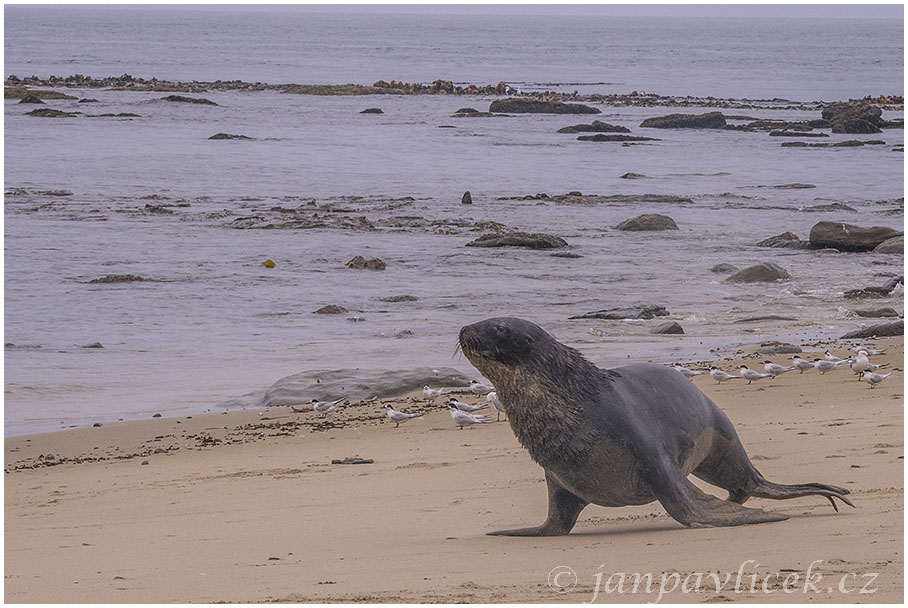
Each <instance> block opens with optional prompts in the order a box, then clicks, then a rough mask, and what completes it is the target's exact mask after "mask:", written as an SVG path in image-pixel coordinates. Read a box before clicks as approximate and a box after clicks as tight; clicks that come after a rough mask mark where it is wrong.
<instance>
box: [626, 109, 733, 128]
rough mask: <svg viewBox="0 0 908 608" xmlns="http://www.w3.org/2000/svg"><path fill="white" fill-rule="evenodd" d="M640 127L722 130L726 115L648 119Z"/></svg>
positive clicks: (671, 116) (675, 116)
mask: <svg viewBox="0 0 908 608" xmlns="http://www.w3.org/2000/svg"><path fill="white" fill-rule="evenodd" d="M640 126H641V127H650V128H654V129H722V128H724V127H725V115H724V114H722V112H707V113H706V114H669V115H668V116H657V117H654V118H647V119H646V120H644V121H643V122H641V123H640Z"/></svg>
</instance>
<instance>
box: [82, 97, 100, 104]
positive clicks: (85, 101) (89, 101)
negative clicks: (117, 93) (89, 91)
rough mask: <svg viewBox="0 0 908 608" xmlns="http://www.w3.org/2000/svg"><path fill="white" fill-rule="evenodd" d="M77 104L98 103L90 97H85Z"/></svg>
mask: <svg viewBox="0 0 908 608" xmlns="http://www.w3.org/2000/svg"><path fill="white" fill-rule="evenodd" d="M79 103H98V100H97V99H92V98H90V97H85V98H83V99H80V100H79Z"/></svg>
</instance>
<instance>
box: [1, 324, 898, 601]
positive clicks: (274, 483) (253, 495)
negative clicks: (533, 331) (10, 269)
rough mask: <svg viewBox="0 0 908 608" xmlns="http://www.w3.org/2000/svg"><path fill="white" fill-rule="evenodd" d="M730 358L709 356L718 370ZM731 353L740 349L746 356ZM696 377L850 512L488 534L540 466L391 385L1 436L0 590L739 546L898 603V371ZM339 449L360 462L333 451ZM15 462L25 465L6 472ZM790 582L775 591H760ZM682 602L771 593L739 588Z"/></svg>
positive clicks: (418, 576)
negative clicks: (298, 405)
mask: <svg viewBox="0 0 908 608" xmlns="http://www.w3.org/2000/svg"><path fill="white" fill-rule="evenodd" d="M875 343H876V344H877V345H880V346H883V345H885V346H888V347H889V350H888V351H887V354H884V355H880V356H878V357H874V361H877V362H888V363H890V367H898V366H899V365H900V364H901V362H902V360H903V341H902V339H901V338H888V339H884V340H878V341H875ZM845 351H846V349H844V348H842V349H839V350H838V351H836V352H837V354H839V355H840V356H844V354H845ZM762 358H763V357H762V356H759V357H757V359H758V360H760V361H761V360H762ZM770 358H773V359H776V358H780V357H770ZM738 361H742V359H738V360H732V361H729V360H723V361H720V362H718V363H719V364H720V366H721V367H722V368H723V369H726V370H729V371H730V370H732V369H734V368H735V367H736V364H737V363H738ZM743 361H746V362H747V363H748V364H749V365H750V366H751V367H754V365H753V363H755V361H754V358H747V359H743ZM897 373H898V372H897ZM694 382H695V384H696V385H697V386H698V387H699V388H701V389H702V390H703V391H704V392H705V393H706V394H707V395H708V396H710V398H712V399H713V400H714V401H715V402H716V403H717V404H718V405H719V406H720V407H721V408H722V409H723V410H724V411H725V412H726V413H727V414H728V415H729V417H730V418H731V420H732V422H733V423H734V425H735V428H736V429H737V431H738V433H739V435H740V436H741V439H742V441H743V443H744V445H745V448H746V449H747V451H748V454H749V455H750V457H751V459H752V460H753V461H754V463H755V464H756V465H757V466H758V467H759V468H760V469H761V471H762V472H763V473H764V475H766V476H767V477H768V478H770V479H772V480H776V481H779V482H795V481H798V482H800V481H820V482H824V483H836V484H839V485H843V486H845V487H847V488H849V489H851V490H852V495H851V497H852V498H853V500H854V501H855V504H856V506H857V507H858V508H857V509H855V510H852V509H847V510H843V511H842V512H840V513H838V514H836V513H834V512H833V511H832V510H831V508H830V507H829V505H828V504H826V503H825V502H824V501H820V500H809V499H800V500H792V501H770V500H760V499H754V500H753V501H752V503H753V505H754V506H759V507H762V508H765V509H769V510H774V511H781V512H784V513H787V514H789V515H791V516H792V518H791V519H790V520H789V521H787V522H779V523H773V524H762V525H756V526H743V527H740V528H704V529H684V528H683V527H682V526H680V525H679V524H676V523H675V522H674V521H672V520H671V519H670V518H669V517H668V516H667V515H666V514H665V512H664V510H663V509H662V508H661V506H660V505H658V503H652V504H649V505H643V506H640V507H622V508H620V509H617V508H612V509H608V508H603V507H588V508H587V510H585V511H584V512H583V513H582V514H581V516H580V520H579V522H578V526H577V528H576V530H575V532H574V533H573V534H571V535H569V536H566V537H554V538H548V539H513V538H512V539H505V540H500V539H499V538H497V537H487V536H485V535H484V533H485V532H486V531H488V530H491V529H495V528H497V527H502V526H507V525H511V524H516V523H524V524H531V523H535V520H537V519H540V518H542V517H544V512H545V500H546V499H545V491H544V483H543V478H542V472H541V470H540V469H539V467H538V466H537V465H535V464H534V463H533V462H532V461H531V460H530V458H529V456H528V455H527V454H526V452H525V450H523V448H521V447H520V446H519V445H518V444H517V441H516V439H515V438H514V436H513V434H512V432H511V430H510V428H509V426H508V425H507V424H502V423H495V424H488V425H483V426H481V427H478V428H470V429H465V430H463V431H459V430H457V428H456V427H454V425H453V423H452V421H451V420H450V417H449V415H448V413H447V412H445V411H441V410H440V407H441V404H440V403H439V404H437V408H438V409H433V410H432V411H430V412H428V413H427V414H426V415H425V417H424V419H423V420H413V421H410V422H408V423H406V424H404V425H401V427H400V428H394V427H393V425H392V424H390V423H389V422H388V421H387V419H386V418H385V416H384V413H383V412H382V411H381V410H382V408H381V406H382V405H383V404H384V402H391V403H393V404H394V405H395V407H397V408H399V409H401V410H404V411H416V410H417V408H419V407H424V406H425V404H426V401H425V399H423V398H422V396H421V395H418V396H417V394H414V393H411V394H409V395H408V396H407V397H405V399H406V402H405V403H397V402H395V400H394V399H383V400H381V402H380V403H358V404H353V405H351V406H347V407H344V408H343V409H340V408H339V411H337V412H336V413H335V412H332V413H331V414H329V415H328V417H326V418H319V417H317V416H316V415H314V414H312V413H311V412H307V413H304V414H295V413H292V412H290V408H289V407H273V408H271V409H269V410H264V411H262V410H242V411H236V412H228V413H224V414H208V415H204V416H193V417H192V418H191V419H182V418H181V419H175V418H160V419H153V420H143V421H133V422H123V423H117V424H110V425H104V426H103V427H100V428H91V427H88V428H80V429H72V430H69V431H61V432H54V433H46V434H41V435H32V436H23V437H16V438H7V440H6V442H5V447H6V461H5V464H6V469H7V475H6V484H5V489H6V503H5V513H6V518H5V521H6V557H7V560H6V564H7V565H6V597H5V599H6V601H8V602H33V601H39V602H61V601H67V602H215V601H227V602H263V601H278V602H311V601H318V602H335V601H345V602H388V601H397V602H419V601H442V602H459V601H468V602H513V601H527V602H580V601H589V597H591V595H592V593H593V591H594V587H595V584H594V583H595V579H594V576H595V572H596V568H597V567H598V566H599V565H600V564H602V563H603V560H605V563H606V566H607V569H608V571H611V572H622V571H623V572H635V571H637V572H645V571H652V572H655V573H657V576H658V574H659V573H660V572H678V570H677V568H678V564H679V563H683V564H684V567H683V568H682V570H684V571H685V572H688V571H689V572H691V573H693V572H698V571H700V572H705V571H720V572H730V573H734V572H736V571H737V570H738V568H739V567H740V566H741V563H742V562H744V560H746V559H753V560H755V561H756V562H758V565H756V566H754V565H753V564H750V565H747V566H746V568H748V572H750V571H754V572H758V573H760V575H761V576H765V575H767V574H768V573H772V572H779V571H783V572H788V571H799V572H800V571H806V570H807V568H808V567H809V565H810V564H811V563H812V562H814V561H815V560H822V564H821V567H822V569H823V572H824V573H825V575H826V576H827V578H829V579H830V580H831V577H833V576H839V575H840V574H843V573H852V572H853V573H856V576H857V579H860V577H861V576H862V575H863V574H865V573H876V574H878V578H877V582H876V583H875V587H876V588H877V589H878V591H877V592H876V594H875V595H873V596H868V597H870V598H871V599H874V600H875V601H884V602H885V601H898V600H899V599H900V598H901V596H902V592H903V581H902V578H901V577H902V565H903V556H902V554H901V547H902V535H903V531H902V519H901V513H902V508H903V493H902V485H903V484H902V471H903V465H904V462H903V460H902V453H903V444H902V428H903V410H902V400H903V385H902V383H901V379H896V380H894V381H893V380H890V381H889V382H887V383H884V384H882V385H880V386H879V387H877V388H875V389H870V388H869V386H868V385H867V384H866V383H863V382H857V381H855V380H854V376H853V374H852V373H851V372H850V370H840V371H835V372H831V373H829V374H827V375H820V374H818V373H817V372H814V371H809V372H807V373H805V374H803V375H797V374H794V373H789V374H785V375H783V376H780V377H779V378H778V379H776V380H773V381H763V382H760V383H755V384H754V385H751V386H747V385H744V384H736V383H739V382H741V381H732V382H727V383H723V384H721V385H716V383H715V382H713V381H712V379H711V378H709V377H708V376H699V377H697V378H695V380H694ZM462 396H463V400H465V401H470V402H478V401H479V400H480V399H481V398H478V397H475V396H469V393H468V392H467V391H463V393H462ZM439 401H441V400H439ZM311 425H315V426H311ZM318 425H321V426H318ZM316 429H317V430H316ZM300 435H302V436H300ZM175 444H178V446H176V447H179V449H169V448H170V446H171V445H175ZM51 450H53V451H54V454H55V460H58V461H59V458H58V457H59V456H61V455H62V456H64V457H67V458H68V454H76V453H77V452H79V453H81V452H85V453H87V454H90V453H91V452H92V450H95V451H96V453H103V452H109V453H110V455H109V456H107V459H106V460H97V461H92V462H90V461H87V460H85V461H83V462H82V463H81V464H76V463H75V462H69V461H67V462H64V463H62V464H56V465H53V466H48V465H47V464H44V463H39V462H38V460H37V455H38V454H46V453H47V452H48V451H51ZM156 450H162V451H158V453H155V452H156ZM102 455H104V454H102ZM346 457H362V458H371V459H374V461H375V462H374V464H363V465H333V464H331V460H333V459H343V458H346ZM144 462H147V464H144ZM16 463H19V464H20V465H23V467H22V468H20V469H19V470H11V467H12V468H15V466H16ZM32 465H34V468H32ZM699 483H700V482H699V481H698V484H699ZM704 487H705V488H706V489H707V490H708V491H709V490H712V491H714V492H716V489H715V488H710V487H709V486H704ZM720 494H721V493H720ZM366 539H368V542H367V543H365V544H364V542H363V541H364V540H366ZM136 547H141V550H138V551H137V550H136ZM316 547H318V549H317V550H315V548H316ZM691 547H701V548H702V550H697V551H692V550H691ZM743 547H746V548H747V549H746V551H743V550H742V548H743ZM313 550H315V552H314V553H313ZM427 555H432V556H434V557H433V558H432V559H430V560H426V556H427ZM558 565H568V566H571V567H572V568H573V569H574V570H575V571H576V572H577V574H578V576H579V577H580V579H581V580H580V583H581V584H579V585H578V586H577V587H576V588H575V589H573V590H572V591H571V592H569V593H565V594H560V593H554V592H553V591H552V589H551V588H550V587H549V586H548V585H547V584H546V576H547V573H548V572H550V571H551V570H552V568H553V567H555V566H558ZM814 568H815V569H816V566H815V567H814ZM745 580H748V579H745ZM686 597H687V596H685V595H682V594H681V593H679V592H675V593H670V594H668V595H667V596H666V597H665V598H664V599H667V600H669V601H685V598H686ZM793 598H794V596H791V595H785V594H784V593H781V592H780V593H778V594H777V595H776V596H772V597H771V601H780V600H781V601H791V600H792V599H793ZM600 599H602V598H601V597H600ZM620 599H621V601H632V602H646V601H649V602H651V601H653V599H655V596H648V595H642V596H641V595H635V596H632V595H625V596H621V597H620ZM689 599H690V598H687V600H689ZM697 599H698V600H705V601H728V600H729V599H741V600H748V601H764V600H765V599H766V598H765V596H763V594H762V593H761V592H760V591H759V589H758V590H757V592H756V593H750V592H748V591H747V590H746V589H745V590H744V592H743V593H741V594H739V593H728V592H727V591H724V592H721V593H716V592H714V591H713V592H704V594H703V595H698V596H697ZM797 599H798V601H820V602H828V601H849V600H850V599H851V596H845V597H844V598H843V597H841V596H839V597H832V598H831V596H830V595H829V594H826V593H825V589H824V593H823V594H820V595H817V594H810V595H805V594H803V593H798V594H797Z"/></svg>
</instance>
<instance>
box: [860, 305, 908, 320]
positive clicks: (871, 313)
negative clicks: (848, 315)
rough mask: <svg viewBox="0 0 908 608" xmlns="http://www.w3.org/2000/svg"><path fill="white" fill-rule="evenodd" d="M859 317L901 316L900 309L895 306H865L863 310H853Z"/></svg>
mask: <svg viewBox="0 0 908 608" xmlns="http://www.w3.org/2000/svg"><path fill="white" fill-rule="evenodd" d="M851 312H853V313H854V314H856V315H857V316H859V317H864V318H867V319H875V318H882V317H897V316H899V311H897V310H896V309H894V308H888V307H886V308H865V309H861V310H853V311H851Z"/></svg>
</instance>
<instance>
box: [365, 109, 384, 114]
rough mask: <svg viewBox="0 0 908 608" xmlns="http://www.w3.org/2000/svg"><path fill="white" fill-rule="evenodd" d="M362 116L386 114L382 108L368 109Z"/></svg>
mask: <svg viewBox="0 0 908 608" xmlns="http://www.w3.org/2000/svg"><path fill="white" fill-rule="evenodd" d="M360 114H384V112H382V111H381V108H366V109H365V110H363V111H362V112H360Z"/></svg>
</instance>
